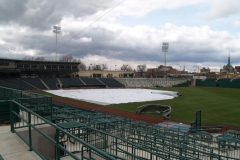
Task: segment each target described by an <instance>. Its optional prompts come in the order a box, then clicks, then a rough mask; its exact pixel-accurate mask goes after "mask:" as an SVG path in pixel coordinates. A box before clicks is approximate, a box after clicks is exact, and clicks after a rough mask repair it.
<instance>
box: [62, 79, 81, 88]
mask: <svg viewBox="0 0 240 160" xmlns="http://www.w3.org/2000/svg"><path fill="white" fill-rule="evenodd" d="M58 79H59V81H60V82H61V83H62V87H63V88H67V87H81V86H85V84H84V83H83V82H82V81H81V80H80V79H79V78H58Z"/></svg>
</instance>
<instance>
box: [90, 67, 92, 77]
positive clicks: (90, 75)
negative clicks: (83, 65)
mask: <svg viewBox="0 0 240 160" xmlns="http://www.w3.org/2000/svg"><path fill="white" fill-rule="evenodd" d="M90 66H91V67H90V78H92V64H90Z"/></svg>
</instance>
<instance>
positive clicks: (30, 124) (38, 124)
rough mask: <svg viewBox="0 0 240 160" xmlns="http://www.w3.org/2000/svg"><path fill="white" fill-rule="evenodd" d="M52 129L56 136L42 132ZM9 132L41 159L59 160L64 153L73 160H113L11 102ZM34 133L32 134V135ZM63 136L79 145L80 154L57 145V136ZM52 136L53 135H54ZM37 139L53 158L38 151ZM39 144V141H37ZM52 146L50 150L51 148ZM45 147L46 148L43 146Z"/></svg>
mask: <svg viewBox="0 0 240 160" xmlns="http://www.w3.org/2000/svg"><path fill="white" fill-rule="evenodd" d="M13 106H17V107H19V109H20V110H21V112H22V113H20V114H18V113H17V112H15V111H13V110H12V108H13ZM16 118H19V119H21V122H19V123H14V119H16ZM44 126H45V127H47V128H48V129H49V128H52V130H55V131H56V132H55V134H56V136H53V137H51V136H50V135H48V134H46V131H44V130H43V128H42V127H44ZM11 131H12V132H13V133H16V134H17V135H18V136H19V137H20V138H21V139H22V140H23V141H24V142H25V143H26V144H27V145H28V146H29V150H30V151H32V150H33V151H35V152H36V153H37V154H38V155H39V156H40V157H41V158H42V159H57V160H58V159H60V158H61V156H60V155H61V152H64V153H65V154H66V155H67V156H70V157H72V158H74V159H95V158H96V157H101V158H103V159H109V160H111V159H115V158H114V157H112V156H110V155H109V154H107V153H106V152H104V151H102V150H100V149H98V148H96V147H94V146H92V145H91V144H89V143H87V142H85V141H83V140H81V139H79V138H78V137H76V136H74V135H73V134H71V133H69V132H67V131H66V130H64V129H62V128H61V127H59V126H57V125H56V124H54V123H52V122H51V121H49V120H47V119H45V118H43V117H41V116H40V115H38V114H36V113H34V112H33V111H31V110H30V109H28V108H26V107H24V106H23V105H21V104H20V103H18V102H17V101H15V100H13V101H12V102H11ZM33 132H34V134H33ZM60 133H61V134H64V135H66V136H68V137H69V138H71V139H73V140H74V141H76V142H78V143H79V144H81V148H82V149H81V150H79V153H80V154H74V153H72V152H70V151H69V150H68V149H66V148H65V147H64V146H62V145H61V144H60V143H59V134H60ZM55 134H54V135H55ZM38 137H42V138H41V141H44V142H45V143H46V144H49V145H48V146H47V147H48V148H47V150H48V151H49V152H50V151H51V150H54V153H55V154H54V155H52V156H54V157H52V156H50V157H48V156H47V155H48V154H49V153H47V152H44V151H43V150H42V149H43V148H40V149H39V145H40V144H34V143H37V142H34V140H36V139H38ZM38 142H39V141H38ZM51 146H52V148H51ZM44 147H46V146H44Z"/></svg>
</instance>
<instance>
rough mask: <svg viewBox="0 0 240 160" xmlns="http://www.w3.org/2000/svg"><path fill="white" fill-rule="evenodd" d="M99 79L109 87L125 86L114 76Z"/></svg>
mask: <svg viewBox="0 0 240 160" xmlns="http://www.w3.org/2000/svg"><path fill="white" fill-rule="evenodd" d="M98 79H99V80H100V81H101V82H103V83H104V84H105V85H106V86H108V87H124V85H123V84H122V83H120V82H118V81H117V80H116V79H114V78H98Z"/></svg>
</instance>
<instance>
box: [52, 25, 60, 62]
mask: <svg viewBox="0 0 240 160" xmlns="http://www.w3.org/2000/svg"><path fill="white" fill-rule="evenodd" d="M53 29H54V30H53V32H54V33H56V61H57V34H58V33H61V27H59V26H53Z"/></svg>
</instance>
